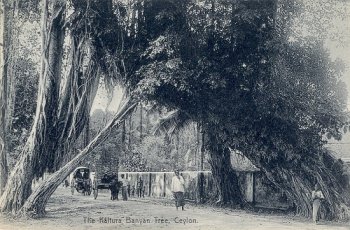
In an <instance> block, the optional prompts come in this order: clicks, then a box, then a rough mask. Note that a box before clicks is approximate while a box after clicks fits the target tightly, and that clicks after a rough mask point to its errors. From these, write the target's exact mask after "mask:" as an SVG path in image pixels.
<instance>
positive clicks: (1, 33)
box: [0, 1, 8, 195]
mask: <svg viewBox="0 0 350 230" xmlns="http://www.w3.org/2000/svg"><path fill="white" fill-rule="evenodd" d="M0 7H1V8H0V78H1V79H0V195H1V194H2V192H3V190H4V187H5V185H6V182H7V174H8V168H7V148H6V111H7V74H6V68H5V60H6V54H5V52H6V48H5V46H6V43H5V40H6V38H5V28H6V20H5V3H4V2H3V1H0Z"/></svg>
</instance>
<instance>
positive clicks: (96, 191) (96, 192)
mask: <svg viewBox="0 0 350 230" xmlns="http://www.w3.org/2000/svg"><path fill="white" fill-rule="evenodd" d="M97 195H98V188H96V189H94V199H95V200H96V198H97Z"/></svg>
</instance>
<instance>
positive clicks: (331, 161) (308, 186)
mask: <svg viewBox="0 0 350 230" xmlns="http://www.w3.org/2000/svg"><path fill="white" fill-rule="evenodd" d="M246 149H248V148H246ZM243 153H244V155H245V156H246V157H247V158H248V159H249V160H250V161H251V162H252V163H253V164H254V165H256V166H257V167H259V168H260V169H261V170H262V172H263V173H265V175H266V176H267V178H268V179H269V180H270V181H271V182H272V183H273V184H274V185H276V186H277V187H278V188H280V189H281V190H282V191H284V192H285V193H286V195H287V197H288V198H289V199H290V200H291V201H293V203H294V206H295V209H296V210H295V212H296V214H298V215H302V216H305V217H311V216H312V198H311V192H312V190H314V185H315V184H316V183H319V184H320V186H321V190H322V192H323V194H324V196H325V201H324V202H323V205H322V208H321V212H322V215H323V218H326V219H348V218H349V217H350V209H349V203H350V195H349V192H348V189H349V178H348V177H347V176H346V174H345V169H344V165H343V163H342V162H341V161H340V160H337V159H335V158H334V157H333V156H332V155H330V153H329V152H327V151H326V150H319V152H318V153H317V154H314V155H310V156H308V157H307V159H303V160H302V161H300V162H299V163H298V164H297V165H298V166H296V165H295V164H292V163H291V162H289V163H287V162H286V161H280V163H278V164H276V163H273V162H267V161H264V160H262V159H261V156H260V155H259V154H257V152H254V151H245V152H243ZM294 163H295V162H294Z"/></svg>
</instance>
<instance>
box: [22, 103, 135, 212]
mask: <svg viewBox="0 0 350 230" xmlns="http://www.w3.org/2000/svg"><path fill="white" fill-rule="evenodd" d="M136 105H137V102H136V103H135V102H133V101H132V100H130V99H127V100H126V102H125V103H124V105H123V106H122V107H121V109H120V111H119V112H118V113H117V114H116V115H115V116H114V118H113V119H112V120H111V121H110V122H109V123H108V124H107V125H106V126H105V128H104V129H103V130H102V131H101V132H100V133H99V134H98V135H97V136H95V138H94V139H93V140H92V141H91V142H90V143H89V144H88V145H87V146H86V147H85V148H84V149H83V150H82V151H80V153H79V154H78V155H77V156H76V157H74V158H73V159H72V160H71V161H70V162H69V163H67V164H66V165H65V166H63V167H62V168H61V169H60V170H58V171H57V172H55V173H54V174H53V175H52V176H51V177H50V178H49V179H48V180H46V181H44V182H43V183H42V184H40V185H39V187H38V188H37V189H36V190H35V191H34V192H33V193H32V195H31V196H30V197H29V198H28V199H27V201H26V203H25V204H24V205H23V208H22V210H21V213H20V214H21V215H25V216H29V217H40V216H43V215H44V214H45V206H46V204H47V201H48V199H49V198H50V196H51V195H52V193H53V192H54V191H55V190H56V189H57V187H58V186H59V185H60V184H61V183H62V182H63V180H64V179H65V178H66V177H67V176H68V175H69V174H70V173H71V172H72V171H73V170H74V169H75V168H76V167H78V166H79V165H80V164H81V162H82V161H83V160H84V159H85V158H86V157H87V156H88V154H89V153H91V152H92V150H93V149H94V148H96V147H97V146H98V145H99V144H101V143H102V142H103V141H104V140H105V139H106V138H107V136H108V135H109V134H110V133H111V131H112V130H113V128H114V127H116V126H119V125H120V124H121V122H123V120H124V119H125V117H126V116H127V115H128V114H130V113H131V112H132V110H133V109H134V108H135V107H136Z"/></svg>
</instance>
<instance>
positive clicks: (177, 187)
mask: <svg viewBox="0 0 350 230" xmlns="http://www.w3.org/2000/svg"><path fill="white" fill-rule="evenodd" d="M171 191H172V192H173V194H174V197H175V206H176V210H178V208H179V207H180V206H181V207H182V211H184V206H185V201H184V193H185V180H184V178H183V177H182V176H181V175H180V173H179V170H175V176H173V178H172V180H171Z"/></svg>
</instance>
